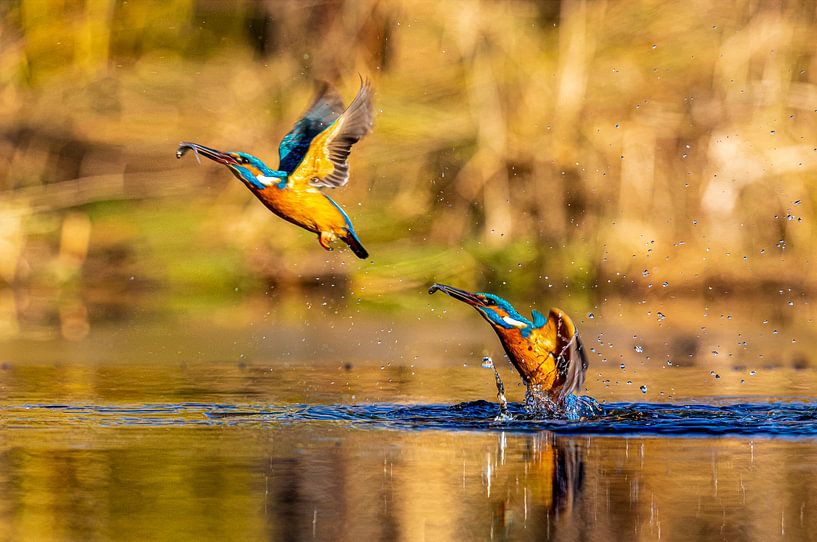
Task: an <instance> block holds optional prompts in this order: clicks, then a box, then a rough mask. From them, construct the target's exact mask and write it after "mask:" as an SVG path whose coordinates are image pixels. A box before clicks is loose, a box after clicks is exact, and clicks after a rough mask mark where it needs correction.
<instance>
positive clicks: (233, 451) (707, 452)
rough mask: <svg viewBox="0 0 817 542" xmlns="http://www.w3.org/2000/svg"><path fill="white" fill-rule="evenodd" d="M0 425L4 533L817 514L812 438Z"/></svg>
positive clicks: (710, 520)
mask: <svg viewBox="0 0 817 542" xmlns="http://www.w3.org/2000/svg"><path fill="white" fill-rule="evenodd" d="M146 416H148V417H150V416H151V414H150V413H147V414H146ZM2 433H3V440H2V444H0V491H2V493H3V495H4V498H3V499H2V501H0V537H2V538H3V539H20V538H27V539H38V540H48V539H54V540H58V539H60V540H78V539H92V538H103V539H118V540H143V539H146V538H150V539H173V540H180V539H200V540H223V539H232V540H236V539H245V540H246V539H252V540H257V539H262V538H271V539H294V540H300V539H305V540H312V539H316V540H330V539H332V540H337V539H341V540H359V539H362V538H364V537H365V538H366V539H386V540H394V539H397V540H418V539H431V540H465V539H469V540H470V539H480V540H485V539H490V538H494V539H502V538H514V539H530V540H542V539H560V540H584V539H598V540H613V539H622V538H627V539H631V538H645V539H658V538H663V539H673V538H677V537H679V536H682V537H684V538H687V537H691V538H696V537H697V538H702V539H709V538H713V537H714V538H724V539H747V540H770V539H780V538H788V539H807V538H808V537H809V536H810V533H813V532H814V529H815V528H817V519H815V518H817V516H815V514H814V512H815V511H817V499H816V498H815V496H814V492H813V490H812V489H813V488H812V487H811V481H810V480H811V477H810V476H808V473H810V472H813V469H814V468H817V445H815V443H814V442H813V441H811V440H807V441H786V440H765V439H760V440H737V439H718V440H708V439H669V440H666V439H656V438H640V437H638V438H630V439H622V438H617V437H604V438H602V437H590V436H562V437H559V436H554V435H553V434H552V433H549V432H539V433H534V434H528V435H524V434H523V435H520V434H515V433H506V432H489V433H484V432H469V431H466V432H451V431H421V432H415V431H408V432H406V431H383V430H379V429H375V430H363V431H361V430H354V429H353V430H349V428H348V427H345V426H337V425H334V424H331V423H328V424H327V423H300V424H288V423H284V424H281V423H266V424H255V425H244V424H237V425H225V424H219V425H203V426H199V425H193V424H181V425H177V426H166V425H165V426H160V427H150V426H144V425H132V426H129V427H127V428H123V427H110V426H106V425H104V424H97V423H82V421H81V419H79V418H77V419H76V420H75V422H74V423H63V424H59V425H51V424H45V425H44V426H41V427H39V428H36V427H33V426H32V425H27V427H26V428H25V429H23V428H15V427H9V426H8V425H7V426H5V427H4V428H3V429H2ZM23 535H25V536H23Z"/></svg>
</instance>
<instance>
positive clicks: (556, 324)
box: [428, 284, 587, 405]
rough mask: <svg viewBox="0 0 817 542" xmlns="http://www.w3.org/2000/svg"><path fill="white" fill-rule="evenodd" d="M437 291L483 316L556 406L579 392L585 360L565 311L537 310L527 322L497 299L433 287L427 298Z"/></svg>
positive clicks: (510, 354)
mask: <svg viewBox="0 0 817 542" xmlns="http://www.w3.org/2000/svg"><path fill="white" fill-rule="evenodd" d="M437 290H440V291H442V292H445V293H446V294H448V295H450V296H451V297H453V298H454V299H459V300H460V301H464V302H465V303H468V304H469V305H471V306H472V307H474V308H475V309H477V310H478V311H479V313H480V314H481V315H482V317H483V318H485V320H487V321H488V323H489V324H491V327H493V328H494V331H496V334H497V335H498V336H499V340H500V342H502V346H503V347H504V348H505V353H506V354H508V357H509V358H510V360H511V363H513V366H514V367H516V370H517V371H519V374H520V375H521V376H522V379H523V380H524V381H525V384H527V385H528V388H529V389H530V388H531V387H535V388H538V390H541V391H542V392H545V393H547V395H548V397H549V398H550V399H551V400H552V401H554V402H555V403H556V404H557V405H561V404H563V403H564V400H565V398H566V397H567V396H569V395H570V394H571V393H574V392H577V391H580V390H581V388H582V385H583V384H584V373H585V371H586V370H587V357H586V356H585V353H584V346H583V345H582V341H581V339H579V333H578V331H577V330H576V326H574V325H573V321H572V320H571V319H570V318H569V317H568V316H567V315H566V314H565V313H563V312H562V311H561V310H559V309H556V308H553V309H550V313H549V314H548V317H547V318H545V317H544V315H542V313H540V312H538V311H535V310H534V311H532V312H531V316H532V320H528V319H527V318H525V317H524V316H522V315H521V314H519V313H518V312H517V311H516V309H514V308H513V307H512V306H511V304H510V303H508V302H507V301H505V300H504V299H502V298H500V297H498V296H495V295H493V294H485V293H470V292H466V291H464V290H460V289H457V288H452V287H451V286H445V285H442V284H434V285H433V286H431V288H430V289H429V290H428V293H430V294H433V293H434V292H436V291H437Z"/></svg>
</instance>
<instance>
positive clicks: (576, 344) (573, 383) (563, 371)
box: [548, 308, 589, 399]
mask: <svg viewBox="0 0 817 542" xmlns="http://www.w3.org/2000/svg"><path fill="white" fill-rule="evenodd" d="M548 319H549V320H552V321H553V322H554V324H555V326H556V350H555V352H554V354H555V356H556V367H557V369H558V372H559V376H560V377H561V378H563V379H564V384H563V385H562V389H561V391H560V392H559V398H560V399H564V398H565V397H567V396H568V395H570V394H571V393H576V392H578V391H581V389H582V386H584V375H585V373H586V372H587V367H588V365H589V363H588V361H587V354H586V353H585V351H584V343H582V340H581V338H580V337H579V331H578V330H577V329H576V326H575V325H574V324H573V321H572V320H571V319H570V317H569V316H568V315H567V314H565V313H564V312H562V311H561V310H559V309H556V308H553V309H550V313H549V314H548Z"/></svg>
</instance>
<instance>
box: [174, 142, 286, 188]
mask: <svg viewBox="0 0 817 542" xmlns="http://www.w3.org/2000/svg"><path fill="white" fill-rule="evenodd" d="M189 151H193V153H194V154H195V155H196V157H197V159H198V156H204V157H205V158H209V159H210V160H212V161H214V162H218V163H219V164H223V165H225V166H227V168H228V169H229V170H230V171H231V172H232V174H233V175H235V176H236V178H237V179H238V180H239V181H241V182H243V183H244V184H246V185H247V186H249V187H250V188H255V189H258V190H263V189H265V188H267V187H268V186H269V185H270V184H273V183H278V182H279V181H280V180H281V179H280V175H277V172H276V171H275V170H272V169H270V168H269V167H267V165H266V164H264V162H262V161H261V160H260V159H258V158H256V157H255V156H253V155H251V154H248V153H246V152H237V151H232V152H223V151H219V150H216V149H213V148H210V147H205V146H204V145H199V144H198V143H188V142H186V141H184V142H182V143H180V144H179V148H178V150H177V151H176V158H181V157H182V156H184V155H185V154H187V153H188V152H189Z"/></svg>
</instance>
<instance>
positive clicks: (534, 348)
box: [499, 326, 559, 390]
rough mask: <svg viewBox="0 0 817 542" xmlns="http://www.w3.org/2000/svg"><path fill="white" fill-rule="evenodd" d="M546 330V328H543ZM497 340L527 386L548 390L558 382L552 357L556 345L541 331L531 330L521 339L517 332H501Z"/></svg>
mask: <svg viewBox="0 0 817 542" xmlns="http://www.w3.org/2000/svg"><path fill="white" fill-rule="evenodd" d="M543 330H547V326H546V327H545V328H543ZM499 338H500V339H501V341H502V345H503V346H504V347H505V351H506V352H507V353H508V357H510V358H511V362H512V363H513V364H514V367H516V370H517V371H519V374H520V375H521V376H522V379H523V380H524V381H525V382H526V383H528V384H537V385H540V386H542V387H543V388H544V389H546V390H549V389H552V388H553V387H555V386H556V385H557V384H558V383H559V382H558V380H559V374H558V371H557V370H556V361H555V359H554V356H553V355H552V353H553V350H554V349H555V347H556V345H555V343H554V341H553V339H551V338H549V335H547V334H546V333H543V332H542V330H538V329H536V330H533V331H532V332H531V334H530V335H529V336H528V337H523V336H522V334H521V333H520V332H519V330H516V329H514V330H503V333H501V334H500V336H499Z"/></svg>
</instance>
